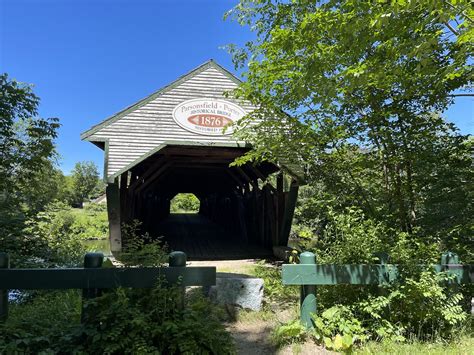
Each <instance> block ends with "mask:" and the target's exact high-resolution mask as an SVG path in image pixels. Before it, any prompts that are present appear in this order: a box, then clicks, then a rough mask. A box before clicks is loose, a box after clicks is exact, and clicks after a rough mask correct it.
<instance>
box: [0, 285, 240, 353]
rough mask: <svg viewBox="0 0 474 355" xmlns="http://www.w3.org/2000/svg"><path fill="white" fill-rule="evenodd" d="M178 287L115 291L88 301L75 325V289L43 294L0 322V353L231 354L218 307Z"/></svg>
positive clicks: (160, 286)
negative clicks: (189, 296)
mask: <svg viewBox="0 0 474 355" xmlns="http://www.w3.org/2000/svg"><path fill="white" fill-rule="evenodd" d="M180 292H181V289H180V288H179V287H166V286H165V285H163V284H158V285H157V286H156V287H155V288H153V289H147V290H131V289H117V290H113V291H109V292H106V293H104V294H103V295H102V296H101V297H99V298H96V299H94V300H91V301H89V302H87V304H86V311H87V312H86V315H87V316H86V317H85V323H83V324H81V323H80V322H79V318H80V317H79V310H80V304H81V302H80V297H79V293H78V292H77V291H68V292H54V293H46V294H44V295H42V296H40V297H36V298H34V299H33V300H32V301H30V302H29V303H26V304H21V305H15V306H14V307H12V310H11V317H10V318H9V319H8V321H7V322H6V323H5V324H0V352H1V353H40V352H43V353H51V354H64V353H68V354H69V353H75V354H90V353H98V354H102V353H105V354H124V353H131V354H156V353H164V354H232V353H234V348H233V342H232V339H231V337H230V335H229V334H228V333H227V332H226V330H225V328H224V327H223V325H222V324H221V322H220V320H219V318H218V313H217V312H216V308H215V307H214V306H212V305H211V304H210V303H208V302H207V301H206V300H204V299H202V298H200V297H195V298H193V299H189V300H188V302H187V305H186V306H185V308H184V309H181V308H180V299H181V293H180Z"/></svg>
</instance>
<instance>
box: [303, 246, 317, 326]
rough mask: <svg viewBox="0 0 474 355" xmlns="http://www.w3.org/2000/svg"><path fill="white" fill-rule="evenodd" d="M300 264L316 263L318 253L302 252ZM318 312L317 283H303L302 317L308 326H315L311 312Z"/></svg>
mask: <svg viewBox="0 0 474 355" xmlns="http://www.w3.org/2000/svg"><path fill="white" fill-rule="evenodd" d="M300 264H309V265H316V255H315V254H314V253H311V252H309V251H305V252H303V253H301V254H300ZM314 313H316V285H302V286H301V291H300V318H301V323H302V324H303V325H304V326H305V327H306V328H307V329H311V328H313V327H314V325H313V320H312V318H311V314H314Z"/></svg>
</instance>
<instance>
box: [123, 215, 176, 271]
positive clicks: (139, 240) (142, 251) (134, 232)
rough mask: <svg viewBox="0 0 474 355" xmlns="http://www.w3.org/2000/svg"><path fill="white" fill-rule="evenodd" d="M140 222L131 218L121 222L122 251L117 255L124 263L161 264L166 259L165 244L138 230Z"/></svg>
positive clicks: (133, 264) (137, 264) (134, 264)
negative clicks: (129, 220) (126, 221)
mask: <svg viewBox="0 0 474 355" xmlns="http://www.w3.org/2000/svg"><path fill="white" fill-rule="evenodd" d="M140 226H141V222H140V221H138V220H133V221H132V222H130V223H128V224H127V223H123V224H122V243H123V247H122V252H121V253H120V255H118V256H117V259H118V260H120V261H121V262H122V263H124V264H125V265H130V266H161V265H163V264H164V263H165V262H167V261H168V251H167V247H166V245H164V244H163V243H162V241H161V240H160V239H156V238H152V237H151V236H150V235H149V234H148V232H146V233H141V232H140Z"/></svg>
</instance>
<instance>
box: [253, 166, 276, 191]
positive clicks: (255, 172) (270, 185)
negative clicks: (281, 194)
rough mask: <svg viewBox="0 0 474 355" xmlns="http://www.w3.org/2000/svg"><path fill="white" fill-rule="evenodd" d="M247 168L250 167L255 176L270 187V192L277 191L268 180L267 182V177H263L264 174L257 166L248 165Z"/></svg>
mask: <svg viewBox="0 0 474 355" xmlns="http://www.w3.org/2000/svg"><path fill="white" fill-rule="evenodd" d="M246 166H248V167H249V168H250V170H252V171H253V172H254V174H255V175H256V176H257V177H258V178H259V179H260V180H262V182H264V183H265V184H266V185H268V187H269V188H270V190H272V191H273V192H276V190H275V188H274V187H273V185H272V184H270V183H269V182H267V181H266V180H267V177H265V175H263V174H262V172H261V171H260V170H258V169H257V167H255V166H254V165H252V164H247V165H246Z"/></svg>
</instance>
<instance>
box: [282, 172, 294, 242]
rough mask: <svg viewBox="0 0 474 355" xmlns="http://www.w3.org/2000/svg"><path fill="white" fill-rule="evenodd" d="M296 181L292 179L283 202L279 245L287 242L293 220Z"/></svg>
mask: <svg viewBox="0 0 474 355" xmlns="http://www.w3.org/2000/svg"><path fill="white" fill-rule="evenodd" d="M298 189H299V186H298V182H297V181H296V180H293V181H292V182H291V185H290V191H288V196H287V199H286V203H285V212H284V215H283V222H282V226H281V230H280V238H279V245H283V246H286V245H287V244H288V238H289V237H290V231H291V222H292V221H293V215H294V213H295V207H296V200H297V199H298Z"/></svg>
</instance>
